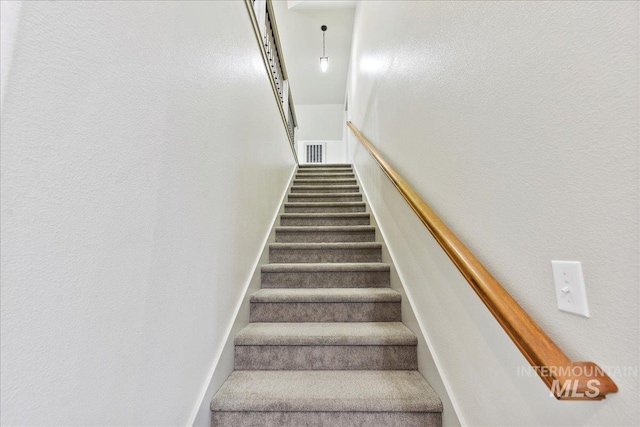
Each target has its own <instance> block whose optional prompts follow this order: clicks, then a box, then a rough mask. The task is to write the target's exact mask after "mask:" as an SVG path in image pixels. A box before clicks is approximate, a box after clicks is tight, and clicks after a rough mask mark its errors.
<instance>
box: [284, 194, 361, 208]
mask: <svg viewBox="0 0 640 427" xmlns="http://www.w3.org/2000/svg"><path fill="white" fill-rule="evenodd" d="M349 194H351V193H349ZM284 205H285V206H291V207H300V208H328V207H351V206H363V207H364V206H365V203H364V202H286V203H285V204H284Z"/></svg>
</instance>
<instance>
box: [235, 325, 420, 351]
mask: <svg viewBox="0 0 640 427" xmlns="http://www.w3.org/2000/svg"><path fill="white" fill-rule="evenodd" d="M417 343H418V339H417V338H416V336H415V334H414V333H413V332H411V331H410V330H409V328H407V327H406V326H405V325H404V324H402V323H401V322H362V323H347V322H338V323H328V322H327V323H249V325H247V326H246V327H245V328H244V329H242V330H241V331H240V332H239V333H238V334H237V335H236V337H235V345H303V346H304V345H328V346H329V345H330V346H338V345H363V346H365V345H397V346H400V345H402V346H405V345H406V346H409V345H417Z"/></svg>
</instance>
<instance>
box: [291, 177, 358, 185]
mask: <svg viewBox="0 0 640 427" xmlns="http://www.w3.org/2000/svg"><path fill="white" fill-rule="evenodd" d="M293 185H295V186H302V185H324V186H327V185H356V179H355V178H351V179H307V178H303V179H294V180H293Z"/></svg>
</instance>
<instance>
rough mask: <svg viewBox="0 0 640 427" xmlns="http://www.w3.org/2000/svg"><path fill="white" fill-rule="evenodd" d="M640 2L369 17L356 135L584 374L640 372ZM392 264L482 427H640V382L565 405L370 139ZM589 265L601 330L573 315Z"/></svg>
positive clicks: (364, 173)
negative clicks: (577, 275) (533, 372)
mask: <svg viewBox="0 0 640 427" xmlns="http://www.w3.org/2000/svg"><path fill="white" fill-rule="evenodd" d="M638 16H639V10H638V3H636V2H398V1H394V2H383V1H376V2H373V1H371V2H362V3H361V4H360V6H359V9H358V12H357V15H356V22H355V30H354V40H353V55H352V65H351V74H350V77H349V108H350V118H351V120H352V121H353V123H354V124H355V125H356V126H357V127H359V128H360V129H361V130H362V131H363V133H364V134H365V135H367V137H368V138H369V139H370V140H371V141H372V142H373V143H374V144H375V145H376V146H377V147H378V148H379V149H380V150H381V151H382V153H383V154H384V155H385V156H386V158H387V159H388V160H389V162H390V163H391V164H392V165H394V167H396V168H397V170H398V171H399V172H400V173H401V174H402V175H403V176H404V177H405V178H406V179H407V180H408V181H409V182H410V183H411V184H412V185H413V186H414V187H415V188H416V190H417V191H418V192H419V193H420V194H421V196H422V197H423V198H424V199H425V200H426V201H427V202H428V203H429V204H430V205H431V206H432V208H433V209H434V210H435V211H436V212H437V213H438V214H440V215H441V217H442V218H443V219H444V220H445V221H446V222H447V223H448V224H449V226H450V227H451V228H452V229H453V230H454V232H455V233H456V234H457V235H458V236H459V237H460V238H461V240H462V241H463V242H465V243H466V244H467V246H468V247H469V248H470V249H471V250H472V251H473V252H474V253H475V254H476V255H477V256H478V258H479V259H480V260H481V261H482V262H483V263H484V264H485V265H486V266H487V268H488V269H489V270H490V271H491V272H492V273H493V274H494V275H495V276H496V277H497V279H498V280H499V281H500V282H501V283H502V284H503V285H504V286H505V287H506V288H507V290H508V291H509V292H510V293H511V294H512V295H513V296H514V297H515V299H516V300H517V301H518V302H520V304H521V305H522V306H523V307H524V308H525V309H526V310H527V311H528V312H529V313H530V314H531V315H532V317H533V318H534V319H536V320H537V321H538V322H539V323H540V324H541V325H542V326H543V328H544V329H545V330H546V331H547V332H548V333H549V335H550V336H551V337H552V338H553V339H554V340H556V342H557V343H558V344H559V345H560V347H561V348H562V349H563V350H564V351H565V352H566V353H567V354H568V355H569V356H570V357H571V358H573V359H574V360H592V361H594V362H596V363H598V364H600V365H601V366H608V367H627V366H632V367H636V369H637V367H638V365H640V360H639V347H640V330H639V323H640V311H639V309H638V306H639V304H640V298H639V288H638V283H640V277H639V265H638V260H639V258H640V253H639V240H638V235H639V226H638V222H639V201H638V199H639V187H638V183H639V178H640V175H639V165H638V163H639V153H638V140H639V133H638V123H639V120H638V119H639V116H638V103H639V99H638V89H639V88H638V81H639V73H638V63H639V58H638V52H639V46H638V35H639V34H638V26H639V24H638ZM350 151H351V153H352V155H353V159H354V162H355V164H356V168H357V170H358V173H359V175H360V178H361V179H362V182H363V184H364V187H365V190H366V191H367V195H368V197H369V200H370V202H371V205H372V208H373V210H374V211H375V213H376V215H377V216H378V221H379V223H380V226H381V229H382V232H383V233H384V234H385V238H386V240H387V244H388V247H389V250H390V253H391V254H392V256H393V257H394V258H395V261H396V264H397V268H398V272H399V275H400V277H401V278H402V279H403V282H404V284H405V286H406V287H407V294H408V296H409V297H410V298H411V299H412V302H413V306H414V309H415V311H416V315H417V317H418V320H419V321H420V322H421V323H422V325H423V326H424V328H425V330H426V333H427V337H428V340H429V341H430V344H431V347H432V350H433V356H434V360H436V363H437V364H438V365H439V367H440V369H441V372H442V375H443V382H444V386H445V387H446V388H447V389H448V391H449V395H450V396H451V398H452V401H453V402H454V405H455V406H456V407H457V410H458V412H459V416H460V420H461V422H462V423H463V424H468V425H558V426H559V425H638V424H639V423H640V413H639V408H640V401H639V397H638V396H640V390H639V387H638V377H637V376H634V375H626V376H625V375H624V372H622V371H619V370H611V374H612V376H613V378H614V380H615V381H616V382H617V383H618V385H619V387H620V393H618V394H616V395H611V397H609V398H607V399H606V400H605V401H602V402H558V401H555V400H553V399H551V398H549V394H548V390H547V388H546V387H545V386H544V384H543V383H542V381H541V380H540V379H538V378H537V377H532V378H526V377H518V375H517V369H518V367H520V366H526V361H525V360H524V358H523V357H522V356H521V355H520V354H519V353H518V351H517V350H516V349H515V346H514V345H513V344H512V343H511V342H510V340H509V339H508V338H507V337H506V334H504V332H502V330H501V328H500V327H499V326H498V325H497V322H495V320H494V319H493V318H492V317H491V316H490V315H489V314H488V311H487V310H486V309H485V308H484V306H482V304H481V303H480V302H479V300H478V298H477V297H476V296H475V294H474V293H473V292H472V291H471V290H470V288H469V286H468V285H467V284H466V282H465V281H464V280H463V279H462V277H461V276H460V274H459V273H458V272H457V271H456V270H455V268H454V267H452V266H451V263H450V262H449V261H448V259H447V258H446V256H444V255H443V254H442V251H441V250H440V249H439V247H438V246H437V245H436V244H435V242H434V241H433V239H432V238H431V237H430V235H429V234H428V233H427V232H426V230H425V229H424V227H423V226H422V225H421V224H420V223H419V222H418V221H417V219H415V216H414V215H413V213H412V212H411V211H410V210H409V208H407V207H406V205H405V204H404V202H403V201H402V199H401V198H400V197H399V196H398V195H397V193H396V192H395V190H394V188H393V186H392V185H390V184H389V183H388V181H387V180H386V178H385V177H384V176H383V175H382V174H381V173H380V172H379V170H378V169H377V167H376V166H375V165H374V164H373V163H372V161H371V159H370V157H369V156H368V155H367V154H366V153H364V152H363V150H362V148H361V147H360V146H359V144H358V143H357V142H355V140H353V139H351V141H350ZM553 259H567V260H579V261H582V263H583V269H584V273H585V281H586V286H587V294H588V300H589V306H590V309H591V318H589V319H586V318H582V317H578V316H573V315H571V314H566V313H562V312H560V311H558V310H557V308H556V301H555V293H554V285H553V277H552V272H551V266H550V261H551V260H553Z"/></svg>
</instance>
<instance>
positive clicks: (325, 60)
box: [320, 25, 329, 73]
mask: <svg viewBox="0 0 640 427" xmlns="http://www.w3.org/2000/svg"><path fill="white" fill-rule="evenodd" d="M320 29H321V30H322V56H321V57H320V69H321V70H322V72H323V73H326V72H327V69H328V68H329V57H328V56H327V55H326V54H325V40H324V35H325V33H326V31H327V26H326V25H323V26H322V27H320Z"/></svg>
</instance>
